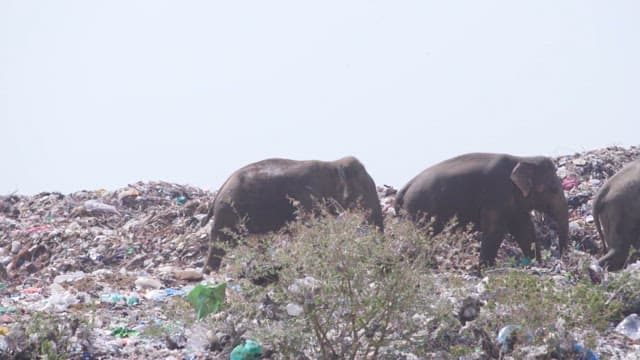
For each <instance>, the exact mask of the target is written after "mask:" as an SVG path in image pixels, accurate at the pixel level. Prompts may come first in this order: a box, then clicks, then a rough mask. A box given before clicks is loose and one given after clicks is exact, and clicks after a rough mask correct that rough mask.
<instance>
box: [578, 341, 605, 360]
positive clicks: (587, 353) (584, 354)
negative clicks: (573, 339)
mask: <svg viewBox="0 0 640 360" xmlns="http://www.w3.org/2000/svg"><path fill="white" fill-rule="evenodd" d="M572 350H573V352H575V353H576V354H579V355H581V357H580V360H600V357H599V356H598V354H596V353H595V352H593V350H591V349H589V348H587V347H585V346H584V345H582V344H581V343H574V344H573V347H572Z"/></svg>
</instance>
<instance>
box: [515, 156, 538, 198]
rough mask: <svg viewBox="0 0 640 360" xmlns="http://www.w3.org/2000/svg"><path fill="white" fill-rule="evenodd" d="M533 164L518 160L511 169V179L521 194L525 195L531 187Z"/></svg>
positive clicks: (527, 194)
mask: <svg viewBox="0 0 640 360" xmlns="http://www.w3.org/2000/svg"><path fill="white" fill-rule="evenodd" d="M534 171H535V165H534V164H530V163H525V162H519V163H518V164H517V165H516V166H515V167H514V168H513V171H511V181H513V183H514V184H516V186H517V187H518V189H520V191H521V192H522V196H524V197H527V196H529V193H530V192H531V188H532V187H533V174H534Z"/></svg>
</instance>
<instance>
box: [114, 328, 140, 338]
mask: <svg viewBox="0 0 640 360" xmlns="http://www.w3.org/2000/svg"><path fill="white" fill-rule="evenodd" d="M138 335H140V332H139V331H138V330H133V329H129V328H127V327H125V326H121V327H117V328H114V329H112V330H111V336H117V337H121V338H124V337H132V336H138Z"/></svg>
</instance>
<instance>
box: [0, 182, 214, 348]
mask: <svg viewBox="0 0 640 360" xmlns="http://www.w3.org/2000/svg"><path fill="white" fill-rule="evenodd" d="M213 198H214V194H213V193H211V192H209V191H205V190H202V189H199V188H195V187H192V186H185V185H177V184H171V183H167V182H138V183H135V184H131V185H129V186H127V187H125V188H122V189H118V190H116V191H106V190H97V191H78V192H75V193H72V194H68V195H64V194H60V193H53V192H52V193H49V192H45V193H40V194H37V195H34V196H24V195H8V196H2V197H0V281H1V283H0V287H1V288H2V289H0V294H1V295H0V305H1V306H0V316H2V318H0V323H4V324H8V325H9V326H8V328H11V324H17V323H20V322H22V323H24V322H25V321H29V319H30V315H31V314H32V313H36V312H41V311H45V312H52V313H58V314H65V313H70V312H73V309H74V306H76V307H77V306H80V305H83V304H84V305H86V304H95V306H97V308H98V309H103V310H113V309H116V308H124V309H127V310H129V311H132V312H133V313H138V312H139V313H145V312H146V311H148V310H149V308H148V307H146V306H144V305H145V303H147V305H151V306H155V304H154V303H155V302H162V301H166V300H167V299H168V298H170V297H173V296H186V294H187V293H188V291H189V290H190V289H191V288H192V287H193V285H190V282H191V281H199V280H201V279H202V273H201V271H200V269H201V267H202V264H203V260H204V256H205V255H206V251H207V246H208V243H207V230H208V227H201V224H200V222H201V220H202V219H203V218H204V217H205V215H206V213H207V210H208V207H209V204H210V203H211V201H212V200H213ZM111 315H114V316H113V317H112V316H111ZM116 315H117V311H116V312H115V313H113V314H112V313H111V312H110V311H105V312H104V316H98V317H97V318H96V321H97V323H98V324H100V325H102V326H103V327H104V329H101V330H104V333H101V332H100V331H97V332H95V333H94V334H92V337H93V338H94V339H93V340H92V341H91V342H90V343H91V344H90V345H91V346H89V345H88V344H89V343H87V344H85V345H83V344H82V341H80V340H81V339H75V340H74V341H77V343H76V344H74V348H73V350H74V351H75V352H76V353H82V354H85V355H83V356H85V357H86V358H94V357H96V356H104V355H108V354H110V355H109V357H111V356H114V352H115V353H118V351H117V349H119V348H120V347H121V345H122V344H121V342H122V340H123V339H124V341H125V342H128V343H131V342H132V340H130V338H131V337H132V336H133V335H137V334H138V333H139V332H140V331H139V329H137V328H142V327H144V325H145V324H147V325H148V323H149V322H150V321H152V320H150V319H154V320H153V321H160V320H159V319H158V318H157V317H154V316H152V314H145V315H148V316H143V315H138V316H139V317H140V318H145V319H146V320H144V321H143V322H142V323H137V324H136V323H132V322H131V320H130V319H122V318H121V317H120V316H116ZM99 330H100V329H99ZM21 333H22V334H24V329H19V327H18V328H16V329H15V331H12V330H9V331H8V335H7V336H5V337H0V351H4V350H7V349H8V348H9V349H10V348H11V344H12V342H20V340H21V339H19V337H20V336H21ZM96 335H97V337H96ZM101 335H102V336H101ZM12 336H13V337H18V338H16V339H13V338H12ZM85 342H86V341H85ZM133 342H135V341H133ZM147 345H148V346H151V345H150V344H147ZM10 350H11V349H10ZM13 350H15V349H13ZM130 350H131V351H132V352H131V354H132V355H135V354H136V352H141V351H142V352H144V351H145V350H144V349H142V348H140V349H136V347H135V346H134V347H130ZM124 355H125V354H122V356H124Z"/></svg>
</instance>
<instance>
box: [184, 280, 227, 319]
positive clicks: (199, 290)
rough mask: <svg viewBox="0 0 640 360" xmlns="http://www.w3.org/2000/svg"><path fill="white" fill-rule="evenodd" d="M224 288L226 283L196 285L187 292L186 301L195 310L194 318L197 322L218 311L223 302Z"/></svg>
mask: <svg viewBox="0 0 640 360" xmlns="http://www.w3.org/2000/svg"><path fill="white" fill-rule="evenodd" d="M226 288H227V284H226V283H221V284H218V285H215V286H206V285H198V286H196V287H194V288H193V290H191V292H189V295H187V300H189V303H190V304H191V306H193V307H194V308H195V309H196V318H197V319H198V320H201V319H202V318H204V317H206V316H207V315H209V314H211V313H212V312H217V311H218V310H220V307H221V306H222V303H223V302H224V292H225V290H226Z"/></svg>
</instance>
